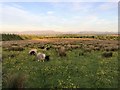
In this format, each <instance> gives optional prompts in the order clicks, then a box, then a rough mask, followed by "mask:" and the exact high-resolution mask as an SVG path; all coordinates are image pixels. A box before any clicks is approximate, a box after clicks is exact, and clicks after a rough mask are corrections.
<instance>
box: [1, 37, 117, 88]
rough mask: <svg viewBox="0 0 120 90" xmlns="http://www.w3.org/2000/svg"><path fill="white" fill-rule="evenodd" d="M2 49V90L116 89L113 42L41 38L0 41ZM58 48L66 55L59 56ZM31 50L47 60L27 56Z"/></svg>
mask: <svg viewBox="0 0 120 90" xmlns="http://www.w3.org/2000/svg"><path fill="white" fill-rule="evenodd" d="M2 47H3V50H2V51H3V52H2V71H3V73H2V75H3V88H13V87H17V88H18V87H19V88H117V87H118V78H119V77H118V41H117V40H107V39H106V40H100V39H95V38H45V39H36V40H18V41H3V43H2ZM42 47H43V48H42ZM46 47H47V48H49V49H48V50H45V49H44V48H46ZM61 47H64V48H65V50H64V51H63V52H62V53H65V54H66V56H60V55H59V53H60V52H59V48H61ZM32 48H36V49H37V50H38V52H43V53H45V54H46V55H49V56H50V61H45V62H38V61H37V60H36V57H35V56H32V55H29V53H28V52H29V50H30V49H32ZM108 53H112V55H109V54H108ZM106 54H108V55H107V56H106Z"/></svg>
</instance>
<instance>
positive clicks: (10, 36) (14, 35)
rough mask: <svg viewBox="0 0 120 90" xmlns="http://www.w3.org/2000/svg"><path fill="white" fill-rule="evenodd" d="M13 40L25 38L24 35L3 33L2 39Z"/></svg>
mask: <svg viewBox="0 0 120 90" xmlns="http://www.w3.org/2000/svg"><path fill="white" fill-rule="evenodd" d="M0 36H1V35H0ZM12 40H23V39H22V37H20V36H19V35H16V34H2V41H12Z"/></svg>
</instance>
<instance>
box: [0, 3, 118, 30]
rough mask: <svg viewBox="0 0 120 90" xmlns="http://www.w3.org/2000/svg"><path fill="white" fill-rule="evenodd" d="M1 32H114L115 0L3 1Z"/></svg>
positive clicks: (115, 17)
mask: <svg viewBox="0 0 120 90" xmlns="http://www.w3.org/2000/svg"><path fill="white" fill-rule="evenodd" d="M0 5H1V9H0V14H1V15H2V18H1V19H2V20H0V21H2V22H1V24H2V27H1V28H2V31H3V32H23V31H33V30H35V31H43V30H44V31H45V30H52V31H58V32H81V31H96V32H118V3H117V2H14V3H13V2H3V3H0Z"/></svg>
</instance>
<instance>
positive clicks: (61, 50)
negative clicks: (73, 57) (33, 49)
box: [58, 47, 66, 56]
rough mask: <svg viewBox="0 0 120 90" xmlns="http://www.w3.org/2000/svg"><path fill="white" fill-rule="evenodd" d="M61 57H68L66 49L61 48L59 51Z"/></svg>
mask: <svg viewBox="0 0 120 90" xmlns="http://www.w3.org/2000/svg"><path fill="white" fill-rule="evenodd" d="M58 54H59V56H66V51H65V47H60V48H59V50H58Z"/></svg>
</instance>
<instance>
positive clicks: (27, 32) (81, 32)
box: [2, 30, 118, 35]
mask: <svg viewBox="0 0 120 90" xmlns="http://www.w3.org/2000/svg"><path fill="white" fill-rule="evenodd" d="M2 33H10V34H28V35H60V34H86V35H90V34H97V35H99V34H118V32H97V31H80V32H58V31H54V30H42V31H23V32H2Z"/></svg>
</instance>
